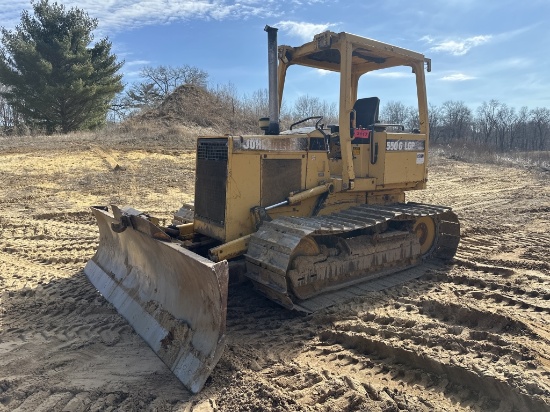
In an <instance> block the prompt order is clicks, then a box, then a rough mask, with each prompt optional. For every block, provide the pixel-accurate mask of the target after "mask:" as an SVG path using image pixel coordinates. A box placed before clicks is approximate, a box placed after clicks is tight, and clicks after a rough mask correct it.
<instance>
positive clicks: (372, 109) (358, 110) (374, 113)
mask: <svg viewBox="0 0 550 412" xmlns="http://www.w3.org/2000/svg"><path fill="white" fill-rule="evenodd" d="M379 107H380V99H379V98H378V97H365V98H363V99H357V101H356V102H355V104H354V105H353V110H355V116H356V120H355V127H364V128H367V127H369V126H372V125H373V124H374V123H378V108H379Z"/></svg>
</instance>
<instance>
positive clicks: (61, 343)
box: [0, 136, 550, 412]
mask: <svg viewBox="0 0 550 412" xmlns="http://www.w3.org/2000/svg"><path fill="white" fill-rule="evenodd" d="M0 144H1V149H0V182H1V185H0V205H1V206H0V208H1V209H0V210H1V213H0V293H1V295H0V296H1V302H0V411H4V410H6V411H8V410H9V411H12V410H16V411H104V410H105V411H111V410H122V411H133V410H158V411H171V410H179V411H213V410H214V411H262V410H277V411H360V410H363V411H371V410H372V411H397V410H409V411H433V410H438V411H472V410H473V411H503V412H504V411H550V259H549V255H550V253H549V251H550V185H549V182H550V173H549V172H547V171H544V170H539V169H536V168H531V169H526V168H519V167H516V168H514V167H505V166H498V165H488V164H471V163H466V162H462V161H459V160H452V159H448V158H445V157H443V156H441V155H440V154H439V155H437V154H436V155H434V156H432V159H430V160H431V168H430V182H429V184H430V188H429V189H428V190H425V191H422V192H418V193H414V194H411V195H409V196H408V200H414V201H422V202H425V203H432V204H442V205H448V206H451V207H452V208H453V209H454V210H455V211H456V212H457V213H458V215H459V216H460V219H461V223H462V239H461V244H460V246H459V250H458V254H457V256H456V259H455V261H454V263H453V264H452V265H447V266H439V267H435V268H434V267H432V268H429V269H427V270H426V273H425V274H424V276H423V277H421V278H420V279H419V280H417V281H412V282H410V283H407V284H405V285H402V286H398V287H394V288H392V289H389V290H385V291H382V292H376V293H371V294H365V295H364V296H362V297H357V298H355V299H353V300H352V301H350V302H347V303H345V304H342V305H340V306H337V307H333V308H329V309H326V310H323V311H321V312H319V313H315V314H314V315H307V316H305V315H301V314H298V313H294V312H290V311H287V310H285V309H283V308H281V307H279V306H277V305H276V304H273V303H271V302H270V301H268V300H266V299H264V298H263V297H261V296H259V295H258V294H256V293H255V292H254V290H253V289H252V288H251V287H250V286H248V285H246V284H245V285H241V286H239V287H238V288H232V289H231V290H230V296H229V305H228V323H227V335H228V345H227V348H226V350H225V352H224V354H223V356H222V358H221V361H220V362H219V364H218V366H217V367H216V369H215V370H214V372H213V374H212V376H211V378H210V379H209V380H208V381H207V384H206V386H205V389H204V390H203V391H202V392H201V393H200V394H197V395H192V394H191V393H190V392H188V391H186V390H185V389H184V387H183V386H182V385H181V384H180V383H179V381H178V380H177V379H176V378H175V377H174V376H173V375H172V374H171V373H170V371H169V370H168V368H167V367H166V366H165V365H164V364H163V363H162V362H161V361H160V360H159V359H158V358H157V357H156V356H155V354H154V353H153V352H152V351H151V350H150V349H149V347H148V346H147V345H146V344H145V343H144V342H143V341H142V340H141V339H140V338H139V336H137V335H136V334H135V333H134V332H133V330H132V329H131V327H130V326H128V324H127V322H126V321H125V320H124V319H123V318H122V317H121V316H119V315H118V314H117V312H116V311H115V310H114V308H113V307H112V306H111V305H110V304H109V303H108V302H106V301H105V300H104V299H103V297H102V296H101V295H100V294H99V293H97V292H96V291H95V289H94V288H93V287H92V285H91V284H90V283H89V282H88V281H87V279H86V277H85V276H84V274H83V271H82V270H83V267H84V265H85V263H86V262H87V260H88V259H89V258H90V257H91V256H92V255H93V253H94V250H95V248H96V246H97V241H98V231H97V229H96V226H95V223H94V221H93V218H92V216H91V213H90V212H89V209H88V206H89V205H96V204H110V203H115V204H119V205H124V204H130V205H132V206H134V207H136V208H138V209H141V210H144V211H147V212H150V213H152V214H156V215H158V216H160V217H163V218H166V219H168V218H169V217H170V215H171V213H172V212H174V211H175V210H177V209H178V208H179V206H180V205H181V204H182V203H183V202H185V201H189V200H190V199H192V195H193V182H194V172H193V168H194V154H193V152H192V151H188V150H183V149H180V148H178V144H177V142H169V143H163V142H162V141H155V142H136V141H132V142H112V143H109V142H108V141H104V140H101V139H99V140H97V139H94V137H93V136H91V137H87V138H82V139H77V138H70V137H68V138H62V137H54V138H25V139H18V140H17V141H15V140H14V139H11V140H7V139H5V140H2V141H0Z"/></svg>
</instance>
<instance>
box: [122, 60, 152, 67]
mask: <svg viewBox="0 0 550 412" xmlns="http://www.w3.org/2000/svg"><path fill="white" fill-rule="evenodd" d="M150 63H151V62H150V61H149V60H132V61H127V62H125V63H124V65H125V66H126V67H128V66H143V65H146V64H150Z"/></svg>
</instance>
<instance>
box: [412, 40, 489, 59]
mask: <svg viewBox="0 0 550 412" xmlns="http://www.w3.org/2000/svg"><path fill="white" fill-rule="evenodd" d="M492 38H493V36H492V35H485V36H473V37H468V38H467V39H456V40H443V41H439V42H438V41H436V40H435V39H433V38H432V37H430V36H424V37H422V39H421V40H424V41H425V42H427V43H430V44H432V43H435V45H434V46H432V47H431V48H430V50H431V51H435V52H443V53H450V54H452V55H454V56H463V55H465V54H466V53H468V52H469V51H470V50H471V49H472V48H473V47H477V46H480V45H482V44H485V43H487V42H489V41H490V40H491V39H492Z"/></svg>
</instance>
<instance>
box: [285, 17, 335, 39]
mask: <svg viewBox="0 0 550 412" xmlns="http://www.w3.org/2000/svg"><path fill="white" fill-rule="evenodd" d="M275 26H276V27H278V28H280V29H281V30H283V31H286V32H287V33H288V34H290V35H291V36H296V37H299V38H301V39H302V40H304V41H311V40H313V36H315V35H316V34H319V33H321V32H324V31H326V30H328V29H329V28H330V27H334V26H336V24H335V23H323V24H315V23H306V22H299V21H290V20H286V21H280V22H278V23H277V24H276V25H275Z"/></svg>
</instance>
